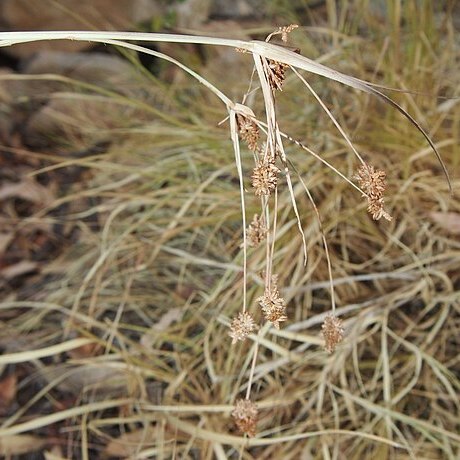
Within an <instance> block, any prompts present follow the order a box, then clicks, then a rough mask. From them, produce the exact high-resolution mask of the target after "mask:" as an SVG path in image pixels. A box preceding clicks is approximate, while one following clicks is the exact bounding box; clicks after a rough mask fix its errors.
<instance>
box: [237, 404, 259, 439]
mask: <svg viewBox="0 0 460 460" xmlns="http://www.w3.org/2000/svg"><path fill="white" fill-rule="evenodd" d="M258 412H259V411H258V410H257V406H256V405H255V404H254V403H253V402H252V401H250V400H249V399H239V400H238V401H237V402H236V405H235V408H234V409H233V412H232V417H233V420H234V421H235V424H236V426H237V427H238V429H239V430H240V431H241V432H242V433H245V434H247V435H248V436H250V437H253V436H255V434H256V425H257V415H258Z"/></svg>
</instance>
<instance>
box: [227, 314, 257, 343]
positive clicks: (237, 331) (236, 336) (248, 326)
mask: <svg viewBox="0 0 460 460" xmlns="http://www.w3.org/2000/svg"><path fill="white" fill-rule="evenodd" d="M255 330H257V324H256V323H255V321H254V318H253V317H252V315H251V314H250V313H248V312H246V311H243V312H240V313H238V316H237V317H236V318H234V319H233V321H232V324H231V326H230V332H229V335H230V337H231V338H232V345H233V344H235V343H236V342H238V340H241V341H243V340H245V339H246V337H247V336H248V335H249V334H250V333H251V332H252V331H255Z"/></svg>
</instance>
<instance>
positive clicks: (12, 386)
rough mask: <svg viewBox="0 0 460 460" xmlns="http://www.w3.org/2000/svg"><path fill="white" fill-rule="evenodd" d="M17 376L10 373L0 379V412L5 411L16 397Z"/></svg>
mask: <svg viewBox="0 0 460 460" xmlns="http://www.w3.org/2000/svg"><path fill="white" fill-rule="evenodd" d="M17 384H18V378H17V376H16V374H14V373H13V374H10V375H7V376H6V377H3V379H2V380H0V413H5V411H6V410H7V409H8V407H9V406H10V405H11V403H12V402H13V401H14V398H16V391H17Z"/></svg>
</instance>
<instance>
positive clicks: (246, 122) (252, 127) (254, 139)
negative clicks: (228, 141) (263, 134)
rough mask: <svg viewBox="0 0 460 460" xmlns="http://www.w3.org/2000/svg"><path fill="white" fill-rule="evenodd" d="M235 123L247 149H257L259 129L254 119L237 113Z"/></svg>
mask: <svg viewBox="0 0 460 460" xmlns="http://www.w3.org/2000/svg"><path fill="white" fill-rule="evenodd" d="M236 123H237V125H238V131H239V133H240V136H241V139H243V141H244V142H246V144H247V146H248V148H249V150H252V151H253V152H255V151H257V150H258V142H259V136H260V130H259V127H258V126H257V124H256V123H255V122H254V120H251V119H250V118H249V117H245V116H244V115H240V114H237V116H236Z"/></svg>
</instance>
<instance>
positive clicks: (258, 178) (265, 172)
mask: <svg viewBox="0 0 460 460" xmlns="http://www.w3.org/2000/svg"><path fill="white" fill-rule="evenodd" d="M279 172H280V170H279V169H278V168H277V167H276V165H275V162H274V160H259V161H256V166H255V168H254V169H253V171H252V176H251V179H252V186H253V187H254V193H255V194H256V195H257V196H261V195H265V196H269V195H271V193H272V192H273V191H274V190H275V188H276V185H277V184H278V173H279Z"/></svg>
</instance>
